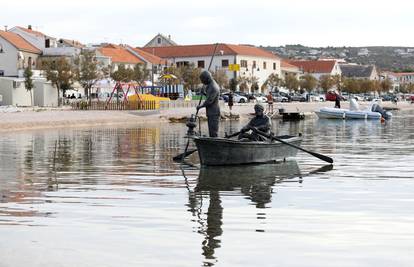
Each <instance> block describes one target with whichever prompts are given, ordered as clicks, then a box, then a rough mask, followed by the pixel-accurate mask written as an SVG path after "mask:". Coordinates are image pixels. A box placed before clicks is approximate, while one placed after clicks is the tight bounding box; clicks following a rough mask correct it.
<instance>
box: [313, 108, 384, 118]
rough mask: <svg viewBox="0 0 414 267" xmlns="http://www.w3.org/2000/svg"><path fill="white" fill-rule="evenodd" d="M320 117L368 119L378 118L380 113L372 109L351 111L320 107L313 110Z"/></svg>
mask: <svg viewBox="0 0 414 267" xmlns="http://www.w3.org/2000/svg"><path fill="white" fill-rule="evenodd" d="M315 113H316V115H318V117H319V118H321V119H363V120H364V119H368V120H379V119H381V117H382V115H381V113H379V112H372V111H353V110H348V109H337V108H321V109H320V110H318V111H315Z"/></svg>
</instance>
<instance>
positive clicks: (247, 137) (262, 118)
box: [239, 104, 272, 141]
mask: <svg viewBox="0 0 414 267" xmlns="http://www.w3.org/2000/svg"><path fill="white" fill-rule="evenodd" d="M254 111H255V115H256V116H255V117H254V118H253V119H251V120H250V121H249V123H248V124H247V125H246V126H244V127H243V128H242V129H241V131H240V132H241V133H240V134H239V140H244V141H266V140H267V138H266V137H263V136H262V135H260V134H257V133H256V132H255V131H254V130H255V129H257V130H259V131H261V132H263V133H265V134H270V129H271V127H272V122H271V120H270V118H269V117H268V116H267V115H265V114H264V107H263V106H262V105H261V104H256V105H254ZM249 131H251V132H250V133H249Z"/></svg>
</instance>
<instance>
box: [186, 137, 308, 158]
mask: <svg viewBox="0 0 414 267" xmlns="http://www.w3.org/2000/svg"><path fill="white" fill-rule="evenodd" d="M277 138H279V139H281V140H283V141H285V142H287V143H289V144H292V145H296V146H299V145H300V144H301V142H302V138H301V137H300V136H291V135H284V136H278V137H277ZM192 139H193V140H194V142H195V144H196V146H197V150H198V155H199V158H200V163H201V165H241V164H254V163H269V162H277V161H284V160H286V159H287V158H292V157H295V156H296V154H297V152H298V150H297V149H296V148H294V147H291V146H289V145H286V144H282V143H280V142H278V141H272V142H270V141H248V142H246V141H239V140H231V139H227V138H211V137H200V136H194V137H192Z"/></svg>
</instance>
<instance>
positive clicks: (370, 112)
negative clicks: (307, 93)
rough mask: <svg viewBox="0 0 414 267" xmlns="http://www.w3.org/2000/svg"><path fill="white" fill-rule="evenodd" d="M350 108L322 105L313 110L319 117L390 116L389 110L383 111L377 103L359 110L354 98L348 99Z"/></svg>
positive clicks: (379, 117) (361, 117)
mask: <svg viewBox="0 0 414 267" xmlns="http://www.w3.org/2000/svg"><path fill="white" fill-rule="evenodd" d="M350 106H351V108H350V109H344V108H328V107H324V108H321V109H319V110H317V111H315V113H316V115H318V117H319V118H321V119H373V120H379V119H381V117H384V118H385V119H388V118H390V117H391V116H392V114H391V113H390V112H386V111H384V110H383V109H382V108H381V107H379V105H378V104H376V103H373V104H371V106H370V107H369V108H367V109H365V110H360V109H359V106H358V103H357V102H356V101H355V99H351V101H350Z"/></svg>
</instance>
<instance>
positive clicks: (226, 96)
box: [221, 93, 248, 103]
mask: <svg viewBox="0 0 414 267" xmlns="http://www.w3.org/2000/svg"><path fill="white" fill-rule="evenodd" d="M221 97H222V98H223V99H224V101H225V102H228V101H229V93H224V94H222V95H221ZM226 99H227V100H226ZM233 102H234V103H247V102H248V100H247V97H245V96H241V95H239V94H236V93H234V94H233Z"/></svg>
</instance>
